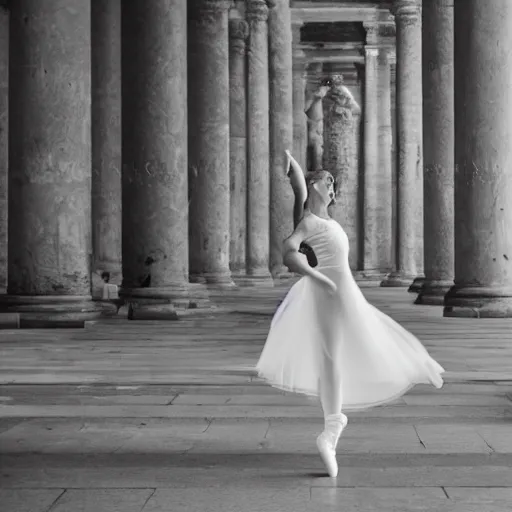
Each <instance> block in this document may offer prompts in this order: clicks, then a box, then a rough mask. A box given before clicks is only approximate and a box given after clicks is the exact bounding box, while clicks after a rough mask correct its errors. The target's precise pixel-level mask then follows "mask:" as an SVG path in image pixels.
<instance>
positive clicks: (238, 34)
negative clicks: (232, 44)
mask: <svg viewBox="0 0 512 512" xmlns="http://www.w3.org/2000/svg"><path fill="white" fill-rule="evenodd" d="M248 36H249V24H248V23H247V21H245V20H244V19H242V18H231V19H230V20H229V37H230V39H240V40H242V41H245V40H246V39H247V37H248Z"/></svg>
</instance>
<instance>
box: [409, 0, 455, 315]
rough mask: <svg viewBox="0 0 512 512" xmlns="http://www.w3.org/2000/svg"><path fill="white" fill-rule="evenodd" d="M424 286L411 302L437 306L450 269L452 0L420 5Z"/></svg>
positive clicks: (448, 284)
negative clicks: (421, 17)
mask: <svg viewBox="0 0 512 512" xmlns="http://www.w3.org/2000/svg"><path fill="white" fill-rule="evenodd" d="M422 31H423V49H422V51H423V58H422V61H423V134H424V137H423V139H424V161H425V163H424V197H425V200H424V205H425V206H424V232H425V284H424V285H423V287H422V289H421V291H420V294H419V295H418V298H417V299H416V304H432V305H442V304H443V303H444V295H445V294H446V292H447V291H448V290H449V289H450V287H451V286H452V285H453V273H454V231H453V230H454V217H453V216H454V211H453V203H454V190H453V187H454V183H453V182H454V159H455V153H454V137H455V132H454V115H455V114H454V72H453V37H454V33H453V0H432V1H431V2H425V3H424V4H423V23H422Z"/></svg>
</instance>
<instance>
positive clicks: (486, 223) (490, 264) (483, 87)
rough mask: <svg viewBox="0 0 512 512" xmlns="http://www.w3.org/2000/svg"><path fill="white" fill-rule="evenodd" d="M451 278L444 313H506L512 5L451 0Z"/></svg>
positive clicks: (511, 211)
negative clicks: (453, 86) (452, 214)
mask: <svg viewBox="0 0 512 512" xmlns="http://www.w3.org/2000/svg"><path fill="white" fill-rule="evenodd" d="M454 19H455V57H454V59H455V91H456V94H455V118H456V122H455V169H456V172H455V284H454V286H453V288H452V289H451V290H450V291H449V292H448V294H447V295H446V296H445V309H444V315H445V316H460V317H469V316H471V317H512V230H511V226H512V202H511V198H512V174H511V165H512V161H511V153H510V145H511V141H512V110H511V109H510V108H509V106H510V105H511V104H512V82H511V81H510V77H511V75H512V53H511V52H510V48H511V47H512V31H511V30H510V27H511V26H512V5H511V4H510V2H509V1H508V0H495V1H493V2H492V3H491V2H480V1H477V0H462V1H461V0H456V1H455V14H454Z"/></svg>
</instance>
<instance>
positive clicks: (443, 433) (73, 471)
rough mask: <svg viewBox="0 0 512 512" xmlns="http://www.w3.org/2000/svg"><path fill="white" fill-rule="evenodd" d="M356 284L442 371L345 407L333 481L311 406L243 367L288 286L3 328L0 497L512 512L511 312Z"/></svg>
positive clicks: (168, 505)
mask: <svg viewBox="0 0 512 512" xmlns="http://www.w3.org/2000/svg"><path fill="white" fill-rule="evenodd" d="M288 286H289V285H288ZM364 292H365V294H366V295H367V297H368V299H369V300H370V301H371V302H372V303H374V304H375V305H377V306H378V307H379V308H381V309H383V310H384V311H386V312H387V313H388V314H390V315H391V316H393V317H394V318H395V319H397V320H398V321H399V322H401V323H402V324H403V325H405V327H406V328H408V329H409V330H411V331H412V332H414V333H415V334H416V335H418V336H419V337H420V339H422V341H423V342H424V343H425V345H426V346H427V347H428V349H429V351H430V352H431V353H432V355H433V356H434V357H435V358H436V359H437V360H438V361H439V362H440V363H441V364H443V365H444V366H445V368H446V369H447V370H448V372H447V374H446V384H445V386H444V387H443V389H441V390H435V389H434V388H432V387H429V386H417V387H416V388H414V389H413V390H412V391H411V392H410V393H408V394H407V395H406V396H404V397H403V398H401V399H399V400H397V401H396V402H394V403H393V404H390V405H388V406H387V407H379V408H375V409H371V410H368V411H364V412H359V413H353V414H351V415H350V416H349V419H350V423H349V427H348V428H347V430H346V431H345V433H344V435H343V437H342V439H341V441H340V445H339V452H338V461H339V465H340V471H339V475H338V478H337V479H334V480H333V479H330V478H328V477H326V474H325V471H324V468H323V467H322V463H321V461H320V458H319V456H318V454H317V452H316V446H315V437H316V435H317V434H318V433H319V432H320V431H321V429H322V413H321V409H320V406H319V404H318V403H317V402H316V401H314V400H311V399H308V398H305V397H301V396H295V395H290V394H286V393H282V392H279V391H276V390H274V389H272V388H270V387H268V386H266V385H265V384H263V383H262V382H260V381H258V379H256V378H255V376H254V374H253V372H252V370H251V367H252V366H253V365H254V364H255V363H256V361H257V358H258V356H259V353H260V351H261V348H262V346H263V343H264V340H265V334H266V331H267V329H268V325H269V322H270V318H271V317H270V315H271V314H272V312H273V311H274V310H275V307H276V305H277V303H278V301H279V300H280V299H281V298H282V296H283V294H284V293H285V288H284V287H279V288H274V289H259V288H253V289H245V290H243V291H241V292H232V294H231V295H230V296H229V297H226V296H223V297H219V298H218V301H219V303H220V306H221V307H220V308H219V310H218V311H217V312H216V313H215V314H208V313H207V314H202V315H200V316H197V317H195V316H191V317H187V318H185V319H184V320H181V321H178V322H168V323H164V322H128V321H126V320H122V319H118V320H112V321H109V322H102V323H95V324H90V325H88V326H87V327H86V328H85V329H81V330H44V331H43V330H41V331H33V330H31V331H28V330H27V331H19V330H18V331H2V332H0V369H1V373H0V457H1V458H0V504H1V506H0V509H1V510H2V512H3V511H4V510H5V511H6V512H7V511H9V512H11V511H12V512H76V511H83V512H114V511H115V512H132V511H133V512H142V511H143V512H160V511H172V512H181V511H187V512H188V511H198V512H202V511H205V512H210V511H211V512H217V511H242V512H246V511H247V512H267V511H283V512H285V511H294V512H295V511H297V512H300V511H343V512H355V511H358V512H359V511H361V512H374V511H375V512H377V511H378V512H415V511H434V512H437V511H439V512H444V511H450V512H458V511H460V512H498V511H499V512H505V511H510V510H512V365H511V362H512V320H488V319H485V320H474V319H445V318H442V313H441V308H437V307H420V306H414V305H412V301H413V298H414V296H412V295H410V294H408V293H407V292H405V291H404V290H393V289H372V288H368V289H365V290H364Z"/></svg>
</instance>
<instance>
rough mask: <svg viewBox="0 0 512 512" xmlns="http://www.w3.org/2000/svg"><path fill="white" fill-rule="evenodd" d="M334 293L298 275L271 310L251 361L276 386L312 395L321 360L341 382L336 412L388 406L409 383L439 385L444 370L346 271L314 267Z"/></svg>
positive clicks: (317, 384) (318, 381)
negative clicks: (260, 348)
mask: <svg viewBox="0 0 512 512" xmlns="http://www.w3.org/2000/svg"><path fill="white" fill-rule="evenodd" d="M319 270H320V271H321V272H323V273H324V274H325V275H327V276H328V277H329V278H330V279H332V280H333V281H334V282H335V283H336V284H337V286H338V289H337V291H336V293H335V294H330V293H328V292H327V290H326V289H325V288H324V287H323V286H322V285H320V284H319V283H318V282H316V281H315V280H314V279H313V278H312V277H309V276H306V277H303V278H301V279H300V280H299V281H298V282H297V283H295V284H294V285H293V286H292V288H291V289H290V291H289V292H288V294H287V296H286V297H285V299H284V301H283V302H282V303H281V304H280V306H279V308H278V309H277V311H276V313H275V315H274V318H273V320H272V323H271V326H270V332H269V334H268V338H267V341H266V343H265V347H264V349H263V352H262V354H261V357H260V359H259V362H258V364H257V366H256V370H257V372H258V375H259V377H261V378H262V379H265V380H266V381H267V382H268V383H269V384H271V385H272V386H275V387H277V388H280V389H283V390H287V391H292V392H297V393H303V394H306V395H311V396H318V395H319V393H320V384H321V381H322V375H323V373H324V369H325V365H331V369H334V371H335V372H336V373H337V376H338V382H341V388H342V389H341V394H342V398H343V410H357V409H364V408H368V407H373V406H376V405H382V404H385V403H388V402H390V401H392V400H395V399H396V398H398V397H400V396H401V395H403V394H404V393H406V392H407V391H408V390H409V389H410V388H411V387H413V386H414V385H416V384H421V383H424V384H432V385H434V386H435V387H437V388H440V387H441V386H442V385H443V380H442V378H441V374H442V373H443V372H444V369H443V368H442V366H441V365H439V364H438V363H437V362H436V361H435V360H434V359H432V358H431V357H430V355H429V354H428V352H427V350H426V349H425V347H423V345H422V344H421V343H420V341H419V340H418V339H417V338H416V337H415V336H414V335H413V334H411V333H410V332H408V331H407V330H406V329H404V328H403V327H402V326H401V325H399V324H398V323H397V322H395V321H394V320H393V319H391V318H390V317H389V316H387V315H386V314H384V313H382V312H381V311H379V310H378V309H377V308H375V307H374V306H372V305H371V304H370V303H368V302H367V300H366V299H365V297H364V295H363V294H362V292H361V290H360V289H359V287H358V286H357V283H356V282H355V280H354V279H353V277H352V275H351V273H350V272H347V271H343V270H342V269H340V268H326V269H319Z"/></svg>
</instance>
